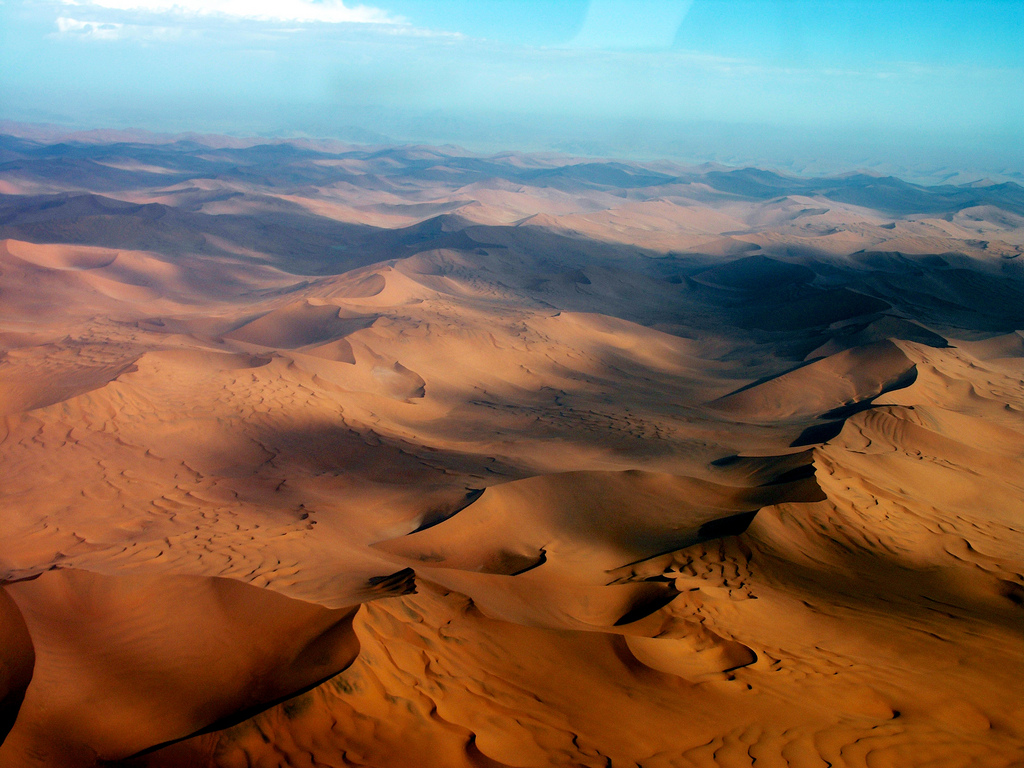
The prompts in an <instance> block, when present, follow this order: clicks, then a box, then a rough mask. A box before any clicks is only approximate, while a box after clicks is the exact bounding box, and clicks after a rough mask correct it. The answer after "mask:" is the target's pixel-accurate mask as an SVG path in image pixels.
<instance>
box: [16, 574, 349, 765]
mask: <svg viewBox="0 0 1024 768" xmlns="http://www.w3.org/2000/svg"><path fill="white" fill-rule="evenodd" d="M8 596H9V597H8ZM5 599H8V600H9V601H10V602H12V603H13V604H14V605H16V606H17V608H18V609H20V611H21V613H22V615H23V616H24V617H25V624H26V626H27V632H28V634H29V635H31V637H32V638H33V639H34V642H35V644H36V646H37V648H38V652H37V655H36V663H35V671H34V674H33V675H32V683H31V687H30V688H29V690H28V692H27V695H26V696H25V700H24V702H23V704H22V706H21V712H20V713H19V715H18V719H17V722H16V723H15V727H14V728H13V730H12V731H11V732H10V734H9V735H8V737H7V739H6V740H5V741H4V743H3V745H2V746H0V764H4V765H8V764H9V765H14V764H17V762H18V759H19V758H18V757H17V756H18V755H19V754H25V753H29V754H32V755H34V756H35V760H36V761H37V762H39V763H42V764H58V763H59V764H64V765H82V764H89V763H90V762H91V761H92V760H94V759H97V758H98V759H102V760H115V759H119V758H125V757H128V756H129V755H132V754H135V753H138V752H141V751H143V750H146V749H148V748H151V747H153V746H155V745H158V744H160V743H163V742H168V741H172V740H176V739H182V738H185V737H188V736H189V735H190V734H193V733H195V732H196V731H199V730H201V729H203V728H207V727H209V726H211V725H213V724H215V723H217V722H220V721H225V720H227V719H228V718H232V717H236V716H237V715H239V714H240V713H244V712H246V711H249V712H252V711H255V710H258V709H262V708H265V707H267V706H269V705H271V704H273V703H274V702H276V701H278V700H280V699H282V698H287V697H290V696H292V695H294V694H295V693H296V692H297V691H300V690H302V689H304V688H308V687H310V686H312V685H315V684H316V683H318V682H320V681H322V680H324V679H325V678H328V677H331V676H333V675H335V674H336V673H338V672H339V671H341V670H343V669H345V668H346V667H348V666H349V665H350V664H351V663H352V661H353V660H354V659H355V657H356V655H357V654H358V652H359V643H358V640H357V639H356V638H355V635H354V634H353V633H352V628H351V626H352V619H353V616H354V614H355V611H356V609H355V608H352V609H347V610H345V609H338V610H328V609H325V608H323V607H321V606H316V605H310V604H307V603H302V602H300V601H297V600H291V599H289V598H286V597H282V596H281V595H278V594H275V593H274V592H271V591H268V590H263V589H257V588H254V587H250V586H247V585H245V584H241V583H239V582H235V581H231V580H228V579H209V578H199V577H188V576H162V577H161V576H155V577H154V576H150V577H145V576H138V575H133V576H101V575H99V574H95V573H89V572H87V571H79V570H70V569H68V570H58V571H50V572H47V573H45V574H43V575H41V576H40V577H39V578H37V579H33V580H31V581H25V582H20V583H17V584H8V585H7V586H6V587H5ZM23 644H24V643H23ZM8 647H9V646H8ZM11 650H13V648H12V649H11ZM30 651H31V646H29V652H30ZM20 682H22V683H25V682H27V681H20ZM57 734H60V736H59V737H56V735H57Z"/></svg>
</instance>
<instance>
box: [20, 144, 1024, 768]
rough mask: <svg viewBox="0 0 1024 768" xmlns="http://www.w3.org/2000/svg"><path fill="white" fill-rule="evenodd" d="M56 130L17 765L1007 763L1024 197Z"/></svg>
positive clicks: (1011, 738) (26, 284)
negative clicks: (67, 133)
mask: <svg viewBox="0 0 1024 768" xmlns="http://www.w3.org/2000/svg"><path fill="white" fill-rule="evenodd" d="M59 138H60V137H53V136H48V135H46V136H44V135H43V134H39V135H36V136H34V137H33V136H32V135H30V133H29V134H26V135H22V136H18V137H14V136H5V137H0V193H2V194H0V350H2V351H0V416H2V422H0V467H2V470H0V471H2V476H3V479H2V486H0V497H2V510H3V512H2V516H0V579H2V581H3V588H2V590H0V696H2V697H3V698H2V702H0V733H3V734H4V735H5V738H4V740H3V743H2V745H0V765H2V766H12V767H13V766H94V765H101V764H102V765H110V764H113V765H124V766H192V765H200V766H224V767H225V768H228V767H230V768H234V767H235V766H260V767H261V768H262V767H264V766H267V767H269V766H296V767H298V766H302V767H303V768H310V767H311V766H345V765H353V766H374V767H375V768H390V767H391V766H422V767H423V768H433V767H436V768H455V767H460V768H461V767H462V766H476V767H494V766H516V767H517V768H535V767H536V768H540V767H542V766H595V767H597V766H642V768H659V767H668V766H678V767H680V768H682V767H684V766H685V767H696V766H722V767H723V768H726V767H728V768H731V767H733V766H745V767H747V766H758V767H761V766H768V767H769V768H772V767H774V766H792V767H793V768H825V767H826V766H835V767H837V768H838V767H839V766H868V767H870V768H879V767H881V766H1019V765H1024V725H1022V723H1024V696H1022V689H1021V684H1020V681H1021V680H1022V679H1024V638H1022V634H1024V554H1022V553H1024V501H1022V499H1024V480H1022V477H1024V472H1022V471H1021V470H1022V467H1024V383H1022V379H1024V335H1022V329H1024V268H1022V264H1024V261H1022V256H1021V254H1022V253H1024V188H1021V187H1020V186H1018V185H1016V184H1013V183H1002V184H997V183H986V182H975V183H971V184H966V185H945V186H935V187H921V186H916V185H913V184H908V183H905V182H902V181H900V180H898V179H894V178H891V177H878V176H874V175H871V174H866V173H851V174H847V175H844V176H839V177H830V178H823V179H808V178H798V177H791V176H786V175H781V174H777V173H772V172H770V171H764V170H759V169H753V168H748V169H730V168H723V167H715V166H706V167H701V168H681V167H675V166H671V165H669V164H665V163H659V164H646V165H645V164H628V163H618V162H612V161H595V160H590V159H579V158H568V157H561V156H546V155H519V154H512V153H508V154H503V155H496V156H490V157H481V156H477V155H473V154H471V153H467V152H463V151H461V150H458V149H456V148H451V147H447V148H432V147H381V148H370V149H368V148H361V147H345V146H341V145H337V144H333V143H317V142H310V141H304V142H259V141H255V140H254V141H242V140H234V139H226V138H221V139H214V138H211V137H176V138H161V137H152V136H144V137H140V136H131V135H121V136H110V135H82V136H70V137H63V140H59Z"/></svg>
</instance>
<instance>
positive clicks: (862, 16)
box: [0, 0, 1024, 176]
mask: <svg viewBox="0 0 1024 768" xmlns="http://www.w3.org/2000/svg"><path fill="white" fill-rule="evenodd" d="M1022 39H1024V2H1019V1H1017V0H962V1H960V2H953V1H952V0H756V1H755V0H589V1H588V0H367V3H366V4H357V3H355V2H345V3H342V2H340V1H339V0H0V120H4V119H6V120H16V121H29V122H49V123H57V124H61V125H69V126H75V127H82V128H93V127H141V128H147V129H151V130H158V131H168V132H179V131H199V132H221V133H232V134H242V135H254V134H255V135H264V134H266V135H309V136H323V137H338V138H342V139H346V140H353V141H368V142H373V141H380V142H383V141H395V142H410V141H413V142H425V143H455V144H461V145H463V146H466V147H468V148H470V149H478V150H484V151H489V150H497V149H527V150H533V149H555V150H561V151H569V152H576V153H581V154H600V155H609V156H620V157H652V158H653V157H659V156H664V157H672V158H679V159H687V160H718V161H721V162H732V163H748V162H753V163H760V164H768V165H774V166H776V167H789V168H791V169H793V170H796V171H815V170H829V169H831V168H832V167H833V166H834V167H836V168H838V167H841V166H851V167H857V166H872V165H883V166H884V165H886V164H888V165H889V166H891V167H905V168H913V167H920V168H924V167H929V168H932V167H934V168H945V167H948V168H954V169H956V168H959V169H963V170H969V169H972V168H976V169H978V170H979V171H985V172H988V173H990V174H991V173H996V174H999V173H1002V174H1004V175H1010V176H1013V175H1014V174H1020V173H1022V172H1024V141H1022V139H1024V45H1021V40H1022Z"/></svg>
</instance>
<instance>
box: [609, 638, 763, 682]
mask: <svg viewBox="0 0 1024 768" xmlns="http://www.w3.org/2000/svg"><path fill="white" fill-rule="evenodd" d="M626 646H627V647H628V648H629V651H630V653H632V654H633V656H634V657H635V658H636V660H637V661H639V662H640V663H641V664H643V665H644V666H645V667H650V668H651V669H655V670H657V671H659V672H664V673H666V674H669V675H675V676H676V677H681V678H683V679H685V680H690V681H694V682H696V681H700V680H701V679H703V678H709V677H715V676H716V675H718V674H719V673H721V672H729V671H731V670H734V669H739V668H740V667H746V666H749V665H750V664H753V663H754V662H755V661H757V655H756V654H755V653H754V652H753V651H752V650H750V648H748V647H747V646H745V645H743V644H742V643H737V642H736V641H734V640H725V639H723V638H721V637H719V636H718V635H716V634H715V633H714V632H711V631H710V630H707V629H702V630H696V631H694V632H693V634H691V635H684V636H682V637H663V636H659V637H638V636H635V635H627V636H626Z"/></svg>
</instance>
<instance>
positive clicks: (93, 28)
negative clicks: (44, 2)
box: [57, 16, 182, 40]
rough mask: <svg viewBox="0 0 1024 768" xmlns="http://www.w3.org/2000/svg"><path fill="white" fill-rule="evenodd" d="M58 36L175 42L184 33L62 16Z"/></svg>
mask: <svg viewBox="0 0 1024 768" xmlns="http://www.w3.org/2000/svg"><path fill="white" fill-rule="evenodd" d="M57 34H58V35H63V36H66V37H72V38H78V39H81V40H124V39H127V38H132V39H138V40H175V39H178V38H180V37H181V34H182V31H181V29H180V28H177V27H153V26H143V25H138V24H122V23H120V22H113V21H82V20H80V19H71V18H68V17H67V16H61V17H60V18H58V19H57Z"/></svg>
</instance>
